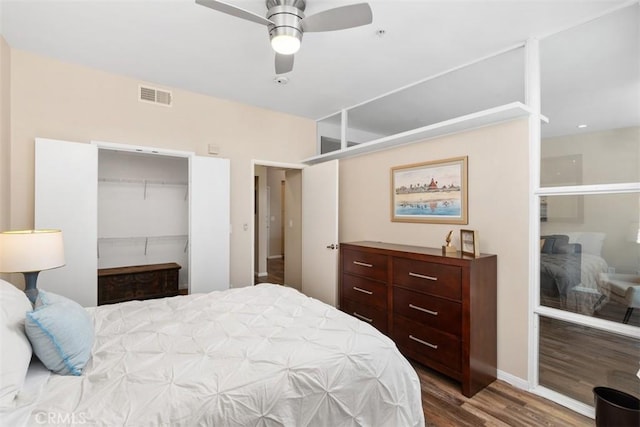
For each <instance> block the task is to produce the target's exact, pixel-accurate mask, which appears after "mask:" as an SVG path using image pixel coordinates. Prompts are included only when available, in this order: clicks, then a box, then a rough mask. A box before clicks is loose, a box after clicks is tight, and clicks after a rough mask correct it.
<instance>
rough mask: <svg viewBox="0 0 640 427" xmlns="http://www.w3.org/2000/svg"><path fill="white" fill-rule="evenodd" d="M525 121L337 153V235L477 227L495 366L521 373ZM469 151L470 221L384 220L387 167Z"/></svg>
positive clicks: (439, 237)
mask: <svg viewBox="0 0 640 427" xmlns="http://www.w3.org/2000/svg"><path fill="white" fill-rule="evenodd" d="M527 141H528V123H527V120H518V121H512V122H508V123H503V124H498V125H494V126H490V127H485V128H481V129H477V130H474V131H469V132H466V133H461V134H457V135H452V136H447V137H443V138H439V139H435V140H430V141H425V142H420V143H416V144H412V145H408V146H404V147H400V148H396V149H393V150H388V151H383V152H379V153H374V154H370V155H366V156H362V157H356V158H352V159H345V160H341V161H340V241H341V242H349V241H357V240H379V241H386V242H393V243H402V244H410V245H422V246H431V247H440V246H441V245H442V244H443V243H444V239H445V237H446V234H447V233H448V231H449V230H452V229H453V230H455V231H454V236H456V238H455V239H454V243H455V244H456V246H457V247H458V248H459V247H460V242H459V230H460V229H461V228H465V229H466V228H468V229H475V230H478V232H479V240H480V250H481V252H486V253H494V254H497V255H498V369H500V370H501V371H504V372H507V373H509V374H512V375H515V376H517V377H519V378H523V379H526V378H527V377H528V374H527V353H528V349H527V344H528V343H527V336H528V311H529V307H528V296H529V274H528V268H529V267H528V259H529V256H528V253H529V249H528V229H529V206H528V204H529V181H528V180H529V166H528V165H529V154H528V143H527ZM458 156H468V158H469V161H468V172H469V175H468V179H469V224H468V225H465V226H460V225H442V224H438V225H435V224H411V223H398V222H391V221H390V168H391V167H393V166H398V165H403V164H410V163H416V162H421V161H432V160H438V159H446V158H450V157H458Z"/></svg>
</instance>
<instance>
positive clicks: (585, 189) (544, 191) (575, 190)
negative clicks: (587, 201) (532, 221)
mask: <svg viewBox="0 0 640 427" xmlns="http://www.w3.org/2000/svg"><path fill="white" fill-rule="evenodd" d="M639 191H640V182H623V183H614V184H593V185H572V186H566V187H538V188H536V189H534V194H535V195H537V196H553V195H563V196H571V195H576V194H620V193H637V192H639Z"/></svg>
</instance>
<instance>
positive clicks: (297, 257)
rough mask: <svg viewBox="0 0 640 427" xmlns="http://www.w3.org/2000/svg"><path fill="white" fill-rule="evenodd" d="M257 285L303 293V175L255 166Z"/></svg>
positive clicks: (292, 171)
mask: <svg viewBox="0 0 640 427" xmlns="http://www.w3.org/2000/svg"><path fill="white" fill-rule="evenodd" d="M254 213H255V218H254V283H256V284H257V283H277V284H281V285H286V286H290V287H293V288H296V289H298V290H301V289H302V262H301V253H302V227H301V225H302V172H301V169H296V168H289V167H285V166H270V165H260V164H255V165H254Z"/></svg>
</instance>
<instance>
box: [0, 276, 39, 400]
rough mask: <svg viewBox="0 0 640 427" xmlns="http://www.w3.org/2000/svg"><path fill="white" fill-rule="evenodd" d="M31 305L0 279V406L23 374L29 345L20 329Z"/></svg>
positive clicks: (21, 381)
mask: <svg viewBox="0 0 640 427" xmlns="http://www.w3.org/2000/svg"><path fill="white" fill-rule="evenodd" d="M31 309H32V307H31V302H29V298H27V296H26V295H25V293H24V292H22V291H21V290H19V289H18V288H16V287H15V286H13V285H12V284H11V283H9V282H5V281H4V280H1V279H0V342H1V343H2V351H0V408H2V407H6V406H7V405H9V404H10V403H11V402H12V401H13V399H14V397H15V396H16V394H17V393H18V392H19V391H20V389H22V385H23V384H24V378H25V376H26V375H27V369H28V368H29V362H30V361H31V345H30V344H29V340H28V339H27V337H26V335H25V332H24V320H25V315H26V313H27V312H30V311H31Z"/></svg>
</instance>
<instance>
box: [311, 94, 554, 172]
mask: <svg viewBox="0 0 640 427" xmlns="http://www.w3.org/2000/svg"><path fill="white" fill-rule="evenodd" d="M531 115H534V116H535V117H536V118H539V119H540V120H543V121H548V119H547V118H546V117H544V116H542V115H541V114H537V113H535V112H533V111H532V110H531V109H530V108H529V107H528V106H527V105H525V104H523V103H521V102H511V103H509V104H504V105H500V106H498V107H493V108H489V109H486V110H482V111H478V112H475V113H471V114H467V115H464V116H460V117H455V118H453V119H449V120H444V121H442V122H438V123H434V124H431V125H428V126H423V127H421V128H417V129H411V130H408V131H405V132H400V133H397V134H394V135H390V136H385V137H382V138H379V139H376V140H373V141H368V142H363V143H361V144H357V145H353V146H351V147H348V148H344V149H341V150H336V151H332V152H330V153H325V154H320V155H316V156H313V157H309V158H307V159H305V160H303V161H302V162H303V163H306V164H310V165H311V164H315V163H321V162H326V161H328V160H335V159H343V158H346V157H354V156H358V155H362V154H367V153H372V152H375V151H380V150H386V149H389V148H395V147H399V146H401V145H404V144H411V143H415V142H422V141H425V140H427V139H432V138H437V137H441V136H444V135H450V134H453V133H458V132H463V131H467V130H471V129H477V128H481V127H484V126H489V125H493V124H496V123H500V122H505V121H509V120H514V119H518V118H524V117H528V116H531Z"/></svg>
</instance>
